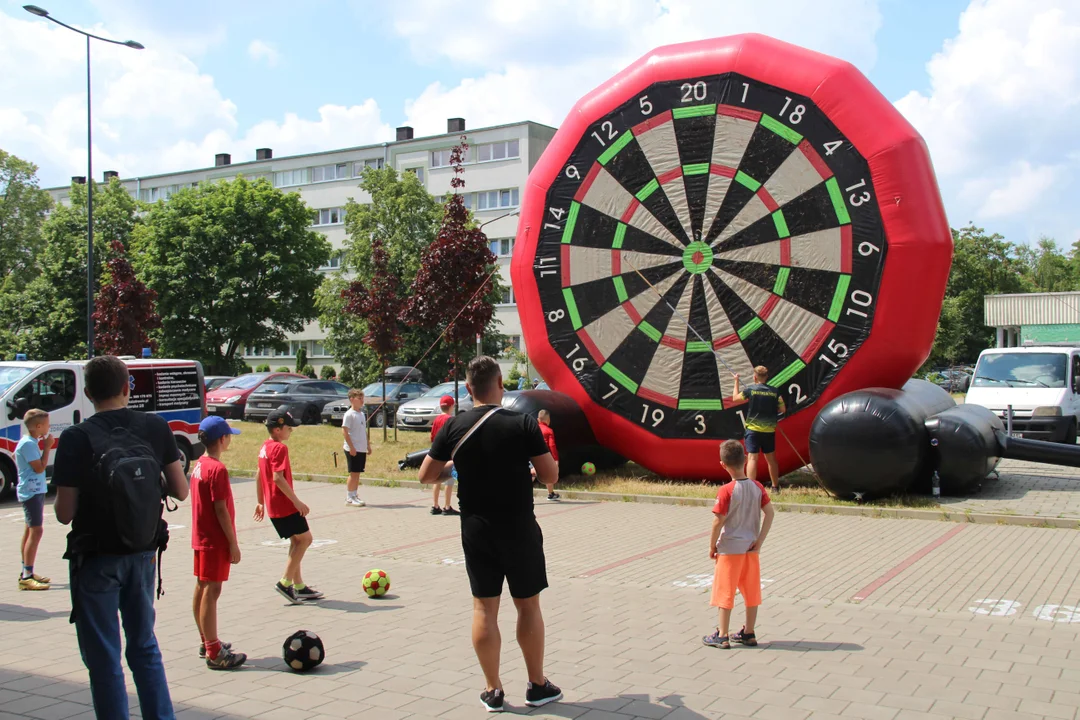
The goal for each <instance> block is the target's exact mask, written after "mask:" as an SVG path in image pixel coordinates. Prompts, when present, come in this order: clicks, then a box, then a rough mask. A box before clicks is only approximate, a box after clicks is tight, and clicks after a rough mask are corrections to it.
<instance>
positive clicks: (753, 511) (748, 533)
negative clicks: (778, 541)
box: [702, 440, 775, 650]
mask: <svg viewBox="0 0 1080 720" xmlns="http://www.w3.org/2000/svg"><path fill="white" fill-rule="evenodd" d="M720 464H721V465H723V467H724V469H725V470H727V472H728V475H730V476H731V482H729V483H728V484H726V485H722V486H721V487H720V490H719V491H718V492H717V493H716V505H714V506H713V524H712V533H710V538H709V557H710V558H711V559H712V560H713V561H714V562H715V563H716V566H715V569H714V571H713V584H712V598H711V601H710V603H709V604H711V605H712V606H713V607H715V608H719V611H718V612H719V622H718V624H717V626H716V632H714V633H713V634H712V635H706V636H705V637H704V638H702V642H704V643H705V644H706V645H708V646H709V647H716V648H724V649H725V650H726V649H728V648H730V647H731V643H733V642H736V643H739V644H741V645H748V646H751V647H753V646H754V645H757V636H756V635H755V634H754V623H755V622H757V614H758V607H759V606H760V605H761V546H762V544H763V543H764V542H765V537H766V536H767V535H768V534H769V529H770V528H772V523H773V516H774V515H775V511H774V510H773V506H772V503H771V502H770V501H769V495H768V493H766V492H765V488H764V487H762V485H761V483H759V482H758V481H757V480H751V479H750V478H748V477H746V473H745V472H744V471H743V468H744V467H745V465H746V451H745V450H744V449H743V446H742V443H740V442H739V441H738V440H725V441H724V442H723V443H722V444H721V445H720ZM736 590H738V591H739V592H740V593H741V594H742V596H743V604H744V605H746V624H745V625H743V628H742V630H740V631H739V632H737V633H732V634H730V635H729V633H728V626H729V624H730V623H731V609H732V608H733V607H735V591H736Z"/></svg>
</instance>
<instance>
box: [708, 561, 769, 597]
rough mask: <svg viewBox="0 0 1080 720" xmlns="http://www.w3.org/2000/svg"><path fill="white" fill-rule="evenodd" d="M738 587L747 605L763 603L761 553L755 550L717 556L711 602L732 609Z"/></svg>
mask: <svg viewBox="0 0 1080 720" xmlns="http://www.w3.org/2000/svg"><path fill="white" fill-rule="evenodd" d="M736 589H737V590H738V591H739V592H740V593H741V594H742V596H743V602H744V603H745V604H746V607H757V606H758V605H760V604H761V555H759V554H758V553H756V552H754V553H745V554H743V555H717V556H716V570H715V571H714V572H713V583H712V598H711V601H710V603H709V604H710V605H712V606H713V607H719V608H724V609H726V610H730V609H731V608H733V607H735V590H736Z"/></svg>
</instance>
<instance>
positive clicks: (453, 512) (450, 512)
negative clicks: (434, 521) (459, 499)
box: [442, 507, 461, 515]
mask: <svg viewBox="0 0 1080 720" xmlns="http://www.w3.org/2000/svg"><path fill="white" fill-rule="evenodd" d="M442 514H443V515H460V514H461V513H460V512H458V511H457V510H455V509H454V508H452V507H448V508H443V511H442Z"/></svg>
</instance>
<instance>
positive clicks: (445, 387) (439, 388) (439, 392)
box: [424, 382, 469, 400]
mask: <svg viewBox="0 0 1080 720" xmlns="http://www.w3.org/2000/svg"><path fill="white" fill-rule="evenodd" d="M443 395H449V396H450V397H454V383H452V382H449V383H443V384H442V385H436V386H435V387H433V388H431V389H430V390H428V391H427V392H426V393H424V397H433V398H437V397H442V396H443ZM457 396H458V400H463V399H464V398H467V397H469V391H468V390H466V389H465V383H464V382H459V383H458V392H457Z"/></svg>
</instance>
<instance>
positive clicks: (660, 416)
mask: <svg viewBox="0 0 1080 720" xmlns="http://www.w3.org/2000/svg"><path fill="white" fill-rule="evenodd" d="M649 420H652V426H653V427H656V426H657V425H659V424H660V423H662V422H664V411H663V410H661V409H660V408H656V409H655V410H653V411H652V415H651V416H650V415H649V406H648V405H645V404H644V403H642V405H641V424H642V425H644V424H645V423H646V422H647V421H649Z"/></svg>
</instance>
